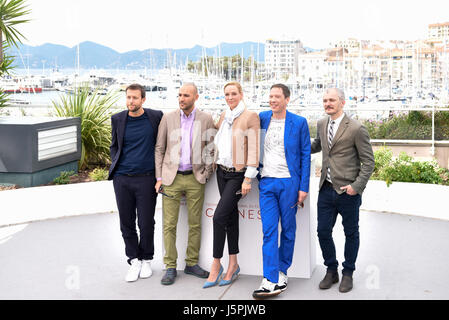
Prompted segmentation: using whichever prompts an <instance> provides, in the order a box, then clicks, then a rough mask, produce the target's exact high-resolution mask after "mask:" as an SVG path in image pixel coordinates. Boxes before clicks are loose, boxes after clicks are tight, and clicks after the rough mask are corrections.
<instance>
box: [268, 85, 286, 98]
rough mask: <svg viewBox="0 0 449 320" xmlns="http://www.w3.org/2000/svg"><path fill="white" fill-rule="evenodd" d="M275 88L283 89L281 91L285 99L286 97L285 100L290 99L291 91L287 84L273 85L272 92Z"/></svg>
mask: <svg viewBox="0 0 449 320" xmlns="http://www.w3.org/2000/svg"><path fill="white" fill-rule="evenodd" d="M273 88H279V89H281V90H282V93H283V94H284V97H285V98H288V97H290V89H289V88H288V87H287V86H286V85H285V84H282V83H276V84H273V85H272V86H271V88H270V90H271V89H273Z"/></svg>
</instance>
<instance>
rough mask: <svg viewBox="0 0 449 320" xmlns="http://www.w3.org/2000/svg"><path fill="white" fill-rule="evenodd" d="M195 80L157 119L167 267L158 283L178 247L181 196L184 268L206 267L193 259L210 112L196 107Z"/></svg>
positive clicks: (199, 272)
mask: <svg viewBox="0 0 449 320" xmlns="http://www.w3.org/2000/svg"><path fill="white" fill-rule="evenodd" d="M198 97H199V96H198V90H197V87H196V86H195V84H193V83H186V84H184V85H183V86H182V87H181V88H180V89H179V95H178V101H179V109H178V110H175V111H172V112H170V113H166V114H164V116H163V117H162V120H161V123H160V125H159V131H158V136H157V141H156V148H155V163H156V178H157V183H156V185H155V188H156V192H158V193H162V194H163V198H162V210H163V224H164V226H163V233H164V246H165V256H164V263H165V265H166V268H167V271H166V273H165V275H164V276H163V278H162V280H161V283H162V284H164V285H169V284H173V283H174V281H175V277H176V266H177V261H176V260H177V257H178V253H177V250H176V226H177V224H178V215H179V206H180V201H181V196H182V195H185V198H186V202H187V209H188V221H189V234H188V245H187V252H186V267H185V269H184V272H185V273H187V274H192V275H195V276H197V277H200V278H207V277H208V276H209V272H207V271H205V270H203V269H202V268H201V267H200V266H199V265H198V259H199V251H200V244H201V215H202V209H203V202H204V190H205V184H206V182H207V180H208V178H209V177H210V175H211V174H212V163H213V143H212V140H213V136H214V135H215V132H216V130H215V126H214V122H213V120H212V116H211V115H210V114H208V113H205V112H202V111H201V110H198V109H197V108H196V107H195V102H196V101H197V100H198Z"/></svg>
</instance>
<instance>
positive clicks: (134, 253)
mask: <svg viewBox="0 0 449 320" xmlns="http://www.w3.org/2000/svg"><path fill="white" fill-rule="evenodd" d="M144 102H145V89H144V88H143V87H142V86H141V85H139V84H132V85H130V86H128V88H126V106H127V110H125V111H122V112H119V113H116V114H114V115H113V116H112V117H111V126H112V141H111V147H110V151H111V162H112V163H111V167H110V168H109V177H108V179H109V180H113V185H114V192H115V198H116V201H117V208H118V212H119V218H120V230H121V232H122V236H123V240H124V241H125V253H126V255H127V257H128V263H129V264H130V265H131V266H130V268H129V270H128V273H127V275H126V277H125V280H126V281H127V282H133V281H136V280H137V279H138V278H148V277H150V276H151V275H152V273H153V272H152V270H151V263H150V262H151V260H152V259H153V254H154V223H155V221H154V211H155V207H156V198H157V193H156V190H155V189H154V185H155V184H156V177H155V159H154V149H155V145H156V137H157V133H158V127H159V123H160V121H161V118H162V115H163V114H162V112H161V111H158V110H152V109H147V108H143V107H142V105H143V104H144ZM136 215H137V223H138V227H139V235H140V237H139V236H138V233H137V230H136Z"/></svg>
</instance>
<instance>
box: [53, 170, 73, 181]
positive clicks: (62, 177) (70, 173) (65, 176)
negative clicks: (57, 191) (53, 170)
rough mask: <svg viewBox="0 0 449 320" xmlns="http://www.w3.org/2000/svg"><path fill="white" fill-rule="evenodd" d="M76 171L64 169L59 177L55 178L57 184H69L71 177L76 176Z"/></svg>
mask: <svg viewBox="0 0 449 320" xmlns="http://www.w3.org/2000/svg"><path fill="white" fill-rule="evenodd" d="M76 175H77V174H75V171H62V172H61V174H60V175H59V177H56V178H54V179H53V182H54V183H56V184H68V183H70V177H71V176H76Z"/></svg>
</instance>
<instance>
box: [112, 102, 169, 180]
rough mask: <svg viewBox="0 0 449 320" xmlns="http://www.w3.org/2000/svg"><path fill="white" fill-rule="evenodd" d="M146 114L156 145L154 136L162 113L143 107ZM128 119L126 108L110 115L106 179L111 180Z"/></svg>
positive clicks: (120, 150)
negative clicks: (110, 128) (108, 159)
mask: <svg viewBox="0 0 449 320" xmlns="http://www.w3.org/2000/svg"><path fill="white" fill-rule="evenodd" d="M143 110H144V111H145V113H146V114H147V116H148V119H149V122H150V124H151V126H152V127H153V132H154V135H153V136H154V141H153V143H154V145H156V137H157V132H158V128H159V123H160V122H161V119H162V116H163V113H162V111H159V110H152V109H149V108H143ZM127 119H128V110H124V111H122V112H119V113H116V114H114V115H113V116H112V117H111V127H112V139H111V146H110V152H111V166H110V168H109V176H108V180H112V177H113V174H114V170H115V168H116V166H117V163H118V160H119V158H120V155H121V153H122V147H123V137H124V135H125V129H126V120H127Z"/></svg>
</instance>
